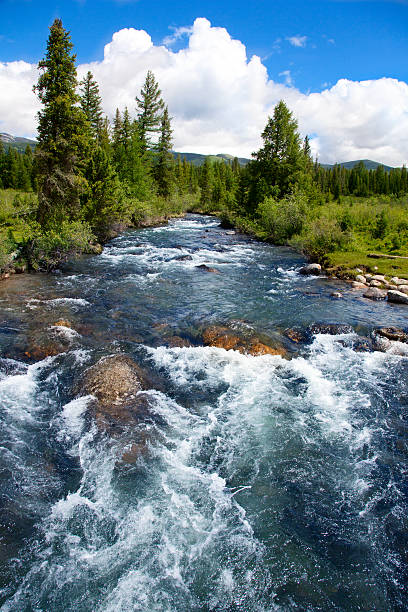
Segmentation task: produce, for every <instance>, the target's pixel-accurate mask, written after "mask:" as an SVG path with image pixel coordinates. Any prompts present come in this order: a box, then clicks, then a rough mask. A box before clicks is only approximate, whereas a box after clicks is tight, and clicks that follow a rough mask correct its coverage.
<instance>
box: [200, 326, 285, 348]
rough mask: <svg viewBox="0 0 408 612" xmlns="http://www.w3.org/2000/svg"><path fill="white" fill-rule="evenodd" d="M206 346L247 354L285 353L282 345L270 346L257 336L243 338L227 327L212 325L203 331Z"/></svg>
mask: <svg viewBox="0 0 408 612" xmlns="http://www.w3.org/2000/svg"><path fill="white" fill-rule="evenodd" d="M203 341H204V344H205V345H206V346H214V347H216V348H223V349H225V350H226V351H229V350H234V351H238V352H240V353H243V354H249V355H254V356H258V355H282V356H283V355H286V350H285V349H284V348H283V347H277V348H276V347H272V346H268V345H267V344H264V343H263V342H261V341H260V340H259V338H256V337H255V338H249V339H246V338H243V337H242V336H237V335H235V334H234V333H233V332H232V331H231V330H230V329H229V328H228V327H221V326H216V325H213V326H211V327H208V328H207V329H206V330H205V331H204V333H203Z"/></svg>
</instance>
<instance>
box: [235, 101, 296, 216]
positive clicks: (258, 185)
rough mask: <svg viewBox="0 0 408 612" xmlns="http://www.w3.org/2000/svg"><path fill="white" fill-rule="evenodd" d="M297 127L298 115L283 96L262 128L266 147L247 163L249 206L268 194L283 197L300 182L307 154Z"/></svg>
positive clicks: (251, 206)
mask: <svg viewBox="0 0 408 612" xmlns="http://www.w3.org/2000/svg"><path fill="white" fill-rule="evenodd" d="M297 129H298V124H297V121H296V119H295V118H294V117H293V115H292V113H291V112H290V110H289V109H288V107H287V106H286V104H285V103H284V102H283V100H281V101H280V102H278V104H277V105H276V106H275V109H274V113H273V116H272V117H269V119H268V123H267V124H266V126H265V129H264V131H263V132H262V139H263V142H264V145H263V147H262V148H261V149H259V151H257V152H256V153H254V154H253V157H254V158H255V159H254V160H253V161H252V162H250V163H249V164H248V166H247V174H248V175H249V176H247V177H246V178H247V179H249V180H248V181H245V182H248V183H249V192H248V202H247V204H248V208H249V209H254V208H255V207H256V206H257V204H259V203H260V202H262V200H263V199H264V198H265V197H267V196H274V197H284V196H285V195H287V194H288V193H289V192H290V191H291V190H292V189H293V187H294V186H295V185H296V184H298V183H300V182H301V180H302V178H303V177H304V175H305V172H306V168H305V166H306V155H305V152H304V151H303V149H302V142H301V139H300V136H299V133H298V131H297ZM302 175H303V176H302Z"/></svg>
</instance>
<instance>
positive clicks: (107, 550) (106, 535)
mask: <svg viewBox="0 0 408 612" xmlns="http://www.w3.org/2000/svg"><path fill="white" fill-rule="evenodd" d="M303 261H304V260H303V259H302V257H301V256H299V255H297V254H296V253H294V252H293V251H291V250H289V249H284V248H278V247H273V246H270V245H264V244H260V243H257V242H255V241H252V240H250V239H248V238H245V237H243V236H239V235H237V234H232V233H231V232H227V231H225V230H223V229H221V228H220V227H219V224H218V221H217V220H216V219H213V218H208V217H207V218H206V217H199V216H193V215H190V216H188V217H186V218H185V219H180V220H173V221H172V222H170V224H169V225H168V226H166V227H160V228H155V229H147V230H142V231H133V232H129V233H126V234H125V235H123V236H121V237H119V238H117V239H115V240H113V241H112V242H111V243H110V244H108V245H107V246H106V247H105V249H104V252H103V254H102V255H100V256H95V257H88V258H84V259H82V260H81V261H78V262H74V263H72V264H70V265H69V266H66V267H65V269H64V270H63V272H61V273H59V274H52V275H41V274H37V275H25V276H19V277H17V276H15V277H13V278H11V279H10V280H9V281H7V282H4V283H2V284H1V286H0V311H1V328H0V342H1V355H2V358H1V359H0V371H1V374H0V402H1V403H0V427H1V442H0V468H1V480H0V494H1V497H0V507H1V526H0V529H1V531H0V534H1V541H0V563H1V575H0V598H1V599H0V605H1V608H0V609H1V610H2V611H4V612H6V611H15V612H31V611H33V612H34V611H35V612H38V611H43V612H60V611H64V612H68V611H72V612H74V611H75V612H82V611H83V612H96V611H104V612H108V611H110V612H119V611H120V612H122V611H123V612H125V611H126V612H128V611H133V610H135V611H136V610H141V611H146V612H147V611H149V612H150V611H173V610H174V611H180V612H185V611H186V612H198V611H203V612H204V611H210V610H213V611H229V612H233V611H245V612H251V611H266V610H268V611H270V610H277V611H286V610H304V611H317V610H322V611H339V610H340V611H355V610H356V611H357V610H364V611H376V612H377V611H384V612H386V611H390V610H392V611H403V610H408V603H407V598H406V592H404V589H405V588H406V584H407V580H408V573H407V564H408V532H407V528H408V512H407V511H408V484H407V465H408V437H407V434H408V380H407V374H408V357H406V356H401V355H398V354H393V352H392V351H391V352H390V351H389V352H372V351H370V350H361V342H359V341H358V339H359V337H361V336H369V334H370V333H371V332H372V330H373V328H374V327H376V326H380V325H397V326H402V327H404V326H406V324H407V307H406V306H398V305H391V304H386V303H380V302H378V303H375V302H370V301H369V300H365V299H364V298H362V297H361V296H360V294H359V293H358V292H357V294H356V292H353V291H352V290H350V289H349V288H348V286H347V285H344V284H342V283H341V282H336V281H329V280H328V279H324V278H311V277H302V276H301V275H299V274H298V273H297V270H298V269H299V267H300V266H301V265H302V263H303ZM201 264H205V265H208V266H210V267H213V268H216V269H217V270H218V271H219V272H220V273H219V274H216V273H211V272H208V271H207V270H205V269H200V268H197V266H198V265H201ZM333 291H343V292H344V297H343V298H342V299H341V300H336V299H333V297H331V293H332V292H333ZM60 319H64V320H68V321H69V322H70V323H71V325H72V329H71V330H70V329H67V328H66V327H61V326H56V327H55V323H56V322H58V321H59V320H60ZM314 322H319V323H322V322H326V323H346V324H349V325H351V326H352V328H353V330H354V333H347V334H342V335H327V334H317V335H314V336H311V337H310V339H309V342H308V343H303V344H299V345H296V344H295V343H291V342H290V340H288V339H286V340H283V338H284V336H283V335H282V332H283V330H285V329H286V328H289V327H294V326H296V327H299V328H303V329H304V328H306V327H307V326H308V325H310V324H311V323H314ZM211 324H221V325H225V324H229V325H232V326H233V327H235V329H238V330H240V331H241V332H242V333H244V332H245V330H253V331H254V332H256V334H258V335H260V336H261V337H262V338H265V337H268V338H269V339H272V340H273V341H274V342H277V341H278V340H279V341H283V342H286V346H287V349H288V350H289V353H288V354H289V357H291V358H289V359H285V358H282V357H281V356H273V355H265V356H258V357H253V356H251V355H244V354H240V353H238V352H236V351H225V350H224V349H221V348H212V347H205V346H203V345H202V332H203V329H204V328H205V327H208V326H209V325H211ZM50 326H54V327H51V329H50ZM43 330H45V332H46V333H48V334H50V333H54V334H56V335H57V336H61V337H62V340H63V341H64V342H65V344H66V350H65V352H63V353H62V354H59V355H57V356H54V357H47V358H45V359H42V360H40V361H38V360H37V361H35V360H34V359H32V358H31V359H30V356H31V357H32V351H33V349H32V347H33V344H34V343H35V341H36V342H41V334H42V333H43ZM175 336H176V337H177V338H178V342H179V343H181V344H182V343H183V342H182V341H180V339H183V340H184V341H186V340H188V341H189V342H190V343H191V344H192V346H187V347H183V346H181V347H174V348H172V343H173V344H174V337H175ZM33 339H34V340H33ZM60 339H61V338H60ZM404 346H406V345H398V346H397V348H398V350H397V351H396V352H401V351H403V348H404ZM358 348H360V350H357V349H358ZM120 352H122V353H126V354H127V355H130V356H131V357H132V358H133V359H135V360H136V361H137V362H138V363H139V364H141V365H142V366H143V367H144V368H146V369H147V370H148V371H149V372H150V375H151V377H152V380H154V381H155V384H153V383H152V387H153V388H152V390H150V391H148V392H147V394H148V395H150V397H151V399H152V406H153V407H154V410H153V413H154V414H153V415H150V417H149V419H147V420H146V421H142V422H140V423H139V424H138V425H137V426H134V429H133V430H132V431H130V432H127V434H126V435H127V436H128V438H129V436H130V439H132V436H133V437H134V439H135V440H140V436H141V434H143V433H144V434H146V433H147V434H148V442H147V443H146V449H147V450H146V449H145V451H146V452H143V453H141V454H140V456H139V457H138V459H137V460H136V461H135V462H133V463H132V462H131V463H129V464H125V463H121V462H118V460H117V452H116V449H117V444H118V443H119V440H118V439H116V440H115V441H114V442H112V440H111V439H110V437H109V435H107V434H103V433H101V432H100V431H98V429H97V426H96V425H95V422H94V419H93V418H92V416H91V415H90V414H89V410H88V409H87V408H88V405H89V401H90V398H89V397H88V396H85V397H81V396H80V394H79V397H78V391H77V388H76V385H77V382H78V380H79V379H80V377H81V375H82V373H83V372H84V370H85V369H86V368H88V367H89V366H91V365H92V364H93V363H95V362H97V361H98V360H99V359H100V358H101V357H102V356H105V355H109V354H112V353H120ZM394 352H395V351H394Z"/></svg>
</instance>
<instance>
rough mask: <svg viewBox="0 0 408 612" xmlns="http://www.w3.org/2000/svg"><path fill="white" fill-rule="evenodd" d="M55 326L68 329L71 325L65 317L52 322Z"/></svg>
mask: <svg viewBox="0 0 408 612" xmlns="http://www.w3.org/2000/svg"><path fill="white" fill-rule="evenodd" d="M54 326H55V327H69V328H70V329H71V328H72V325H71V323H70V322H69V321H67V320H66V319H59V320H58V321H56V322H55V323H54Z"/></svg>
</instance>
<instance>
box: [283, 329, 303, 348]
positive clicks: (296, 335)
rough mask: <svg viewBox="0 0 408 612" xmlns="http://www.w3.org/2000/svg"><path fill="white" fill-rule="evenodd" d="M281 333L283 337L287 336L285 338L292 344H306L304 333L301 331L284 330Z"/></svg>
mask: <svg viewBox="0 0 408 612" xmlns="http://www.w3.org/2000/svg"><path fill="white" fill-rule="evenodd" d="M283 333H284V334H285V336H287V338H289V340H292V342H295V343H296V344H299V343H300V342H307V336H306V334H305V332H304V331H303V330H301V329H297V328H290V329H285V331H284V332H283Z"/></svg>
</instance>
